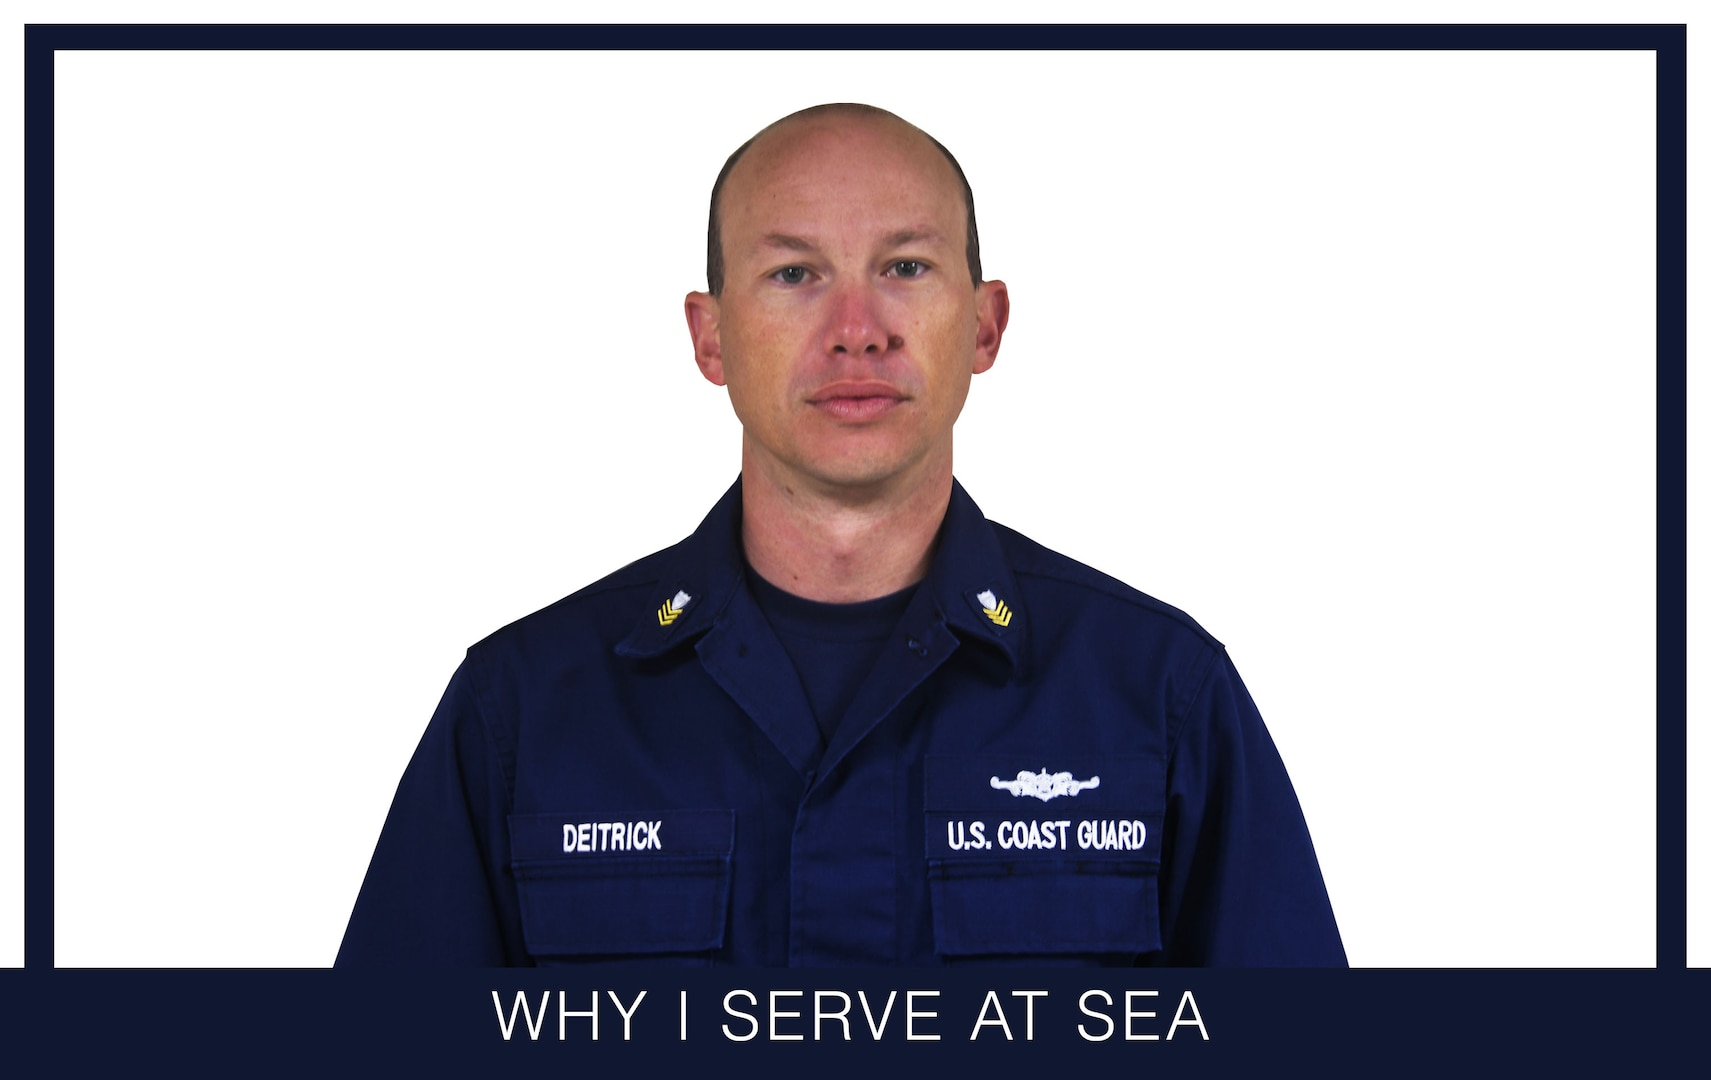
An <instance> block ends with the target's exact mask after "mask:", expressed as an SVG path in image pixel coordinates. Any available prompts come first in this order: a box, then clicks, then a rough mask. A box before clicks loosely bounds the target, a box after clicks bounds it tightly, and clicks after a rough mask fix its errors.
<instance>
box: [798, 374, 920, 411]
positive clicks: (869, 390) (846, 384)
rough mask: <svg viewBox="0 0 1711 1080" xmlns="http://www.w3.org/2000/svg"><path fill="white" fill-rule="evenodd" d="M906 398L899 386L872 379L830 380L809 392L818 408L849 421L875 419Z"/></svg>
mask: <svg viewBox="0 0 1711 1080" xmlns="http://www.w3.org/2000/svg"><path fill="white" fill-rule="evenodd" d="M907 400H908V395H906V394H904V393H903V391H901V390H899V389H897V387H895V386H893V385H891V384H890V383H887V382H878V381H875V380H871V379H863V380H848V381H843V382H835V383H828V384H826V385H825V386H822V387H820V388H819V389H817V390H815V391H814V392H813V393H811V394H809V395H808V404H809V405H810V406H812V407H813V408H814V409H815V410H817V411H819V412H821V413H824V414H825V415H827V416H831V417H833V418H835V419H838V420H843V421H849V422H861V421H865V420H876V419H878V418H879V417H881V416H884V415H885V414H886V413H889V412H890V411H891V410H892V409H895V408H896V407H897V406H899V405H901V404H903V402H905V401H907Z"/></svg>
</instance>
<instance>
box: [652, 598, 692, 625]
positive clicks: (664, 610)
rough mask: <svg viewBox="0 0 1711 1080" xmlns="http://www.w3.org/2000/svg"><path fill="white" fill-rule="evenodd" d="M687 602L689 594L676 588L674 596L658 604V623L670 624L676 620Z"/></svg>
mask: <svg viewBox="0 0 1711 1080" xmlns="http://www.w3.org/2000/svg"><path fill="white" fill-rule="evenodd" d="M687 603H689V594H688V593H686V592H684V591H683V590H682V589H679V590H677V595H676V596H674V597H672V598H671V599H670V600H667V601H666V602H665V603H663V604H661V605H660V606H659V613H658V614H659V624H660V625H661V626H670V625H671V624H672V623H674V622H676V621H677V617H678V616H679V615H681V614H683V607H684V605H685V604H687Z"/></svg>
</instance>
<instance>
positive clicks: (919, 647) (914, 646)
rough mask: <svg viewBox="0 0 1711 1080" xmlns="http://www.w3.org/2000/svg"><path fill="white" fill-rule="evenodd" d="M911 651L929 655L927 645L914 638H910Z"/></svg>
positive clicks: (917, 654) (920, 654)
mask: <svg viewBox="0 0 1711 1080" xmlns="http://www.w3.org/2000/svg"><path fill="white" fill-rule="evenodd" d="M909 651H910V652H912V653H914V654H915V655H916V656H926V655H927V647H926V646H925V645H923V644H921V643H920V642H919V641H916V640H915V639H914V638H910V639H909Z"/></svg>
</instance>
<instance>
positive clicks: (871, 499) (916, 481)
mask: <svg viewBox="0 0 1711 1080" xmlns="http://www.w3.org/2000/svg"><path fill="white" fill-rule="evenodd" d="M903 479H904V478H898V481H899V482H898V483H896V484H886V485H881V486H880V487H879V488H877V489H874V490H869V489H862V490H860V491H857V492H847V491H840V490H837V489H827V488H825V487H823V486H820V485H815V484H812V483H807V482H800V479H799V478H798V479H796V480H786V479H784V478H781V477H779V476H777V475H774V473H773V470H770V469H767V468H766V467H765V466H764V465H763V463H762V462H761V461H760V460H759V459H758V455H756V454H752V453H751V452H750V448H749V447H748V445H747V443H746V442H745V444H744V447H743V552H744V554H745V555H747V556H748V560H749V565H750V566H752V567H754V569H755V572H756V573H758V574H760V576H761V577H763V578H765V579H766V580H767V581H769V582H771V583H772V584H774V585H776V586H778V587H779V588H781V589H783V590H785V591H786V592H789V593H794V594H795V595H797V596H801V597H805V598H807V599H809V600H818V601H821V602H822V603H829V604H852V603H855V602H857V601H860V600H872V599H874V598H875V597H880V596H888V595H890V594H891V593H894V592H897V591H899V590H901V589H906V588H908V587H909V586H911V585H913V584H915V583H916V582H918V581H920V580H921V579H922V578H924V577H926V576H927V568H928V566H929V565H930V564H931V562H932V558H933V542H934V540H935V539H937V537H938V534H939V526H940V525H941V524H942V523H943V522H944V519H945V511H946V509H947V508H948V507H949V506H950V499H951V467H950V459H949V456H948V455H947V456H946V458H945V460H944V462H943V463H942V465H939V466H937V467H933V466H929V467H928V468H927V470H926V475H925V476H922V477H912V478H909V482H907V483H904V482H902V481H903ZM894 489H895V490H894Z"/></svg>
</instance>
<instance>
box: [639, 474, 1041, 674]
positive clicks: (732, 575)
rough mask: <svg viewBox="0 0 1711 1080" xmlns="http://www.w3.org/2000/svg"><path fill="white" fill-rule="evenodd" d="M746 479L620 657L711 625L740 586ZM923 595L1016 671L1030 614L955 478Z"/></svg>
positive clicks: (994, 538)
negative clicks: (1021, 607)
mask: <svg viewBox="0 0 1711 1080" xmlns="http://www.w3.org/2000/svg"><path fill="white" fill-rule="evenodd" d="M742 519H743V482H742V479H741V478H740V477H739V478H738V479H737V481H736V483H734V484H732V485H731V487H730V489H729V490H727V491H726V492H725V494H724V497H723V498H721V499H720V500H719V501H718V503H717V504H716V505H714V507H713V509H712V510H711V511H709V512H708V514H707V516H706V518H704V519H703V520H702V522H701V524H700V526H699V527H697V528H696V530H695V532H694V533H693V534H691V535H690V536H689V538H688V539H686V540H684V541H683V542H682V543H681V544H679V545H677V547H676V548H675V549H673V550H672V552H671V553H670V554H669V555H668V557H667V559H666V563H665V566H666V570H665V573H664V574H663V575H662V576H661V577H660V579H659V586H658V588H656V589H655V590H654V591H655V593H657V594H658V595H656V596H652V597H650V598H649V599H650V602H651V603H652V604H653V606H652V607H651V608H650V609H649V610H648V611H647V612H645V613H643V614H642V615H641V617H640V618H639V620H638V621H637V624H636V627H635V629H634V630H633V631H631V633H630V636H629V637H627V638H625V639H624V640H623V641H622V642H620V643H619V644H618V647H617V652H618V655H620V656H629V657H649V656H659V655H661V654H663V653H665V652H667V651H668V650H670V649H672V648H674V647H676V646H678V645H681V644H684V643H686V642H691V641H694V640H695V639H696V638H698V637H700V636H701V635H702V634H704V633H705V632H706V631H707V630H709V629H710V628H712V627H713V626H714V624H715V623H716V622H717V621H718V619H719V617H720V616H721V615H722V614H723V613H724V611H725V609H726V608H727V607H728V606H729V604H730V602H731V598H732V597H733V596H734V595H735V594H736V592H737V590H738V589H741V588H744V587H745V586H744V584H743V554H742ZM921 591H922V592H925V593H926V594H927V595H928V596H930V597H931V598H932V602H933V605H934V608H935V609H936V613H937V615H938V617H939V618H940V619H941V620H943V622H944V623H945V625H946V626H948V627H950V628H951V629H952V630H953V631H954V632H955V633H956V635H957V637H958V639H960V640H961V641H964V642H970V641H981V642H986V643H989V644H991V645H993V646H995V647H996V648H997V649H998V650H999V651H1000V652H1001V653H1003V655H1004V656H1005V658H1006V659H1007V660H1008V661H1009V662H1010V664H1011V666H1012V667H1014V666H1015V665H1016V664H1017V663H1018V662H1019V658H1020V656H1021V651H1022V649H1021V644H1022V637H1023V633H1024V628H1025V627H1026V625H1027V616H1026V615H1025V614H1024V613H1022V612H1020V611H1018V610H1017V607H1016V605H1017V603H1018V599H1019V594H1018V592H1017V589H1016V581H1015V577H1014V575H1013V574H1012V573H1011V571H1010V565H1009V563H1008V562H1007V561H1006V560H1005V558H1004V552H1003V549H1002V548H1001V547H1000V545H999V542H998V535H997V533H996V531H995V530H994V529H993V527H992V525H991V523H990V522H988V521H987V520H986V517H985V516H984V515H983V514H981V512H980V507H978V506H976V505H975V504H974V500H973V499H971V498H969V496H968V492H966V491H964V490H963V487H962V485H961V484H960V483H958V482H956V481H955V480H952V481H951V499H950V506H949V507H948V508H947V509H946V511H945V520H944V524H943V526H942V527H941V529H940V532H939V540H938V550H937V551H936V552H935V553H934V555H933V562H932V565H931V567H929V568H928V570H927V577H926V578H925V580H923V581H922V582H921Z"/></svg>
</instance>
